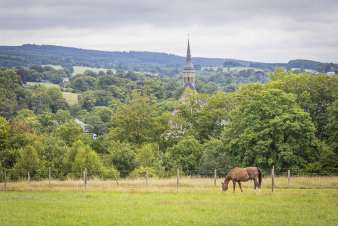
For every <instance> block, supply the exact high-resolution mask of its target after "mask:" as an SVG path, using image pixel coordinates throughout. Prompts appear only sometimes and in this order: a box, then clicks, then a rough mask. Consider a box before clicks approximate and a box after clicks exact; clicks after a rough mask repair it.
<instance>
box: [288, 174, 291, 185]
mask: <svg viewBox="0 0 338 226" xmlns="http://www.w3.org/2000/svg"><path fill="white" fill-rule="evenodd" d="M290 177H291V173H290V170H288V187H290Z"/></svg>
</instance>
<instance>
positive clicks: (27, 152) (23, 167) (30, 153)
mask: <svg viewBox="0 0 338 226" xmlns="http://www.w3.org/2000/svg"><path fill="white" fill-rule="evenodd" d="M19 153H20V157H19V159H18V161H17V163H16V164H15V169H16V173H17V175H21V176H26V175H27V172H29V173H30V175H31V176H32V177H33V176H35V175H37V174H38V173H39V172H38V170H39V168H40V159H39V154H38V152H37V150H36V149H35V148H34V147H33V146H32V145H28V146H26V147H25V148H23V149H21V150H20V152H19Z"/></svg>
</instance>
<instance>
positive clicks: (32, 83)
mask: <svg viewBox="0 0 338 226" xmlns="http://www.w3.org/2000/svg"><path fill="white" fill-rule="evenodd" d="M26 85H27V86H35V85H39V86H45V87H56V88H60V86H59V85H57V84H54V83H50V82H27V83H26Z"/></svg>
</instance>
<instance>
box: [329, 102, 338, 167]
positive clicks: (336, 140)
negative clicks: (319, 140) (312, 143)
mask: <svg viewBox="0 0 338 226" xmlns="http://www.w3.org/2000/svg"><path fill="white" fill-rule="evenodd" d="M328 116H329V117H328V124H327V133H328V143H329V144H330V146H331V147H332V149H333V150H334V151H335V153H336V155H337V156H338V100H336V101H335V102H333V103H332V104H331V106H330V107H329V108H328ZM337 162H338V160H337Z"/></svg>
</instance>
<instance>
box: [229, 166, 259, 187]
mask: <svg viewBox="0 0 338 226" xmlns="http://www.w3.org/2000/svg"><path fill="white" fill-rule="evenodd" d="M257 179H258V181H257ZM248 180H253V182H254V189H256V187H258V188H260V187H261V184H262V172H261V170H260V169H259V168H258V167H247V168H239V167H235V168H233V169H232V170H230V171H229V173H228V174H227V175H226V176H225V179H224V182H223V183H222V190H223V191H226V190H228V184H229V182H230V181H232V184H233V186H234V192H235V188H236V182H237V183H238V185H239V188H240V189H241V192H243V190H242V185H241V182H242V181H243V182H245V181H248Z"/></svg>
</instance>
